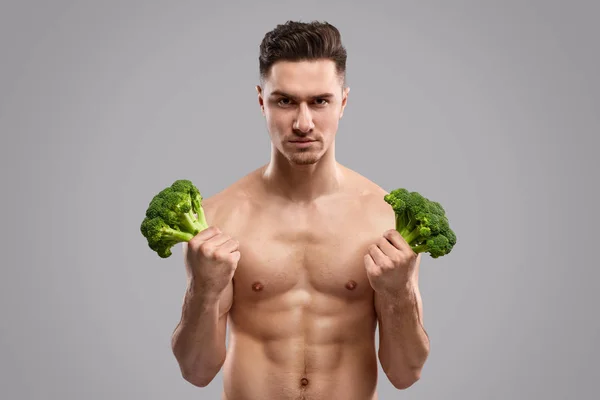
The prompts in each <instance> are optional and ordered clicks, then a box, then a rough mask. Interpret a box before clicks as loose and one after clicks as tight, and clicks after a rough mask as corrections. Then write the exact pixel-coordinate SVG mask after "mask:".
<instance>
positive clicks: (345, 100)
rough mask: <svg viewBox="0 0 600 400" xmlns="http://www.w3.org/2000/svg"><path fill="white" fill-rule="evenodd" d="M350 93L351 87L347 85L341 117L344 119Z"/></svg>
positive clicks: (343, 96) (343, 95)
mask: <svg viewBox="0 0 600 400" xmlns="http://www.w3.org/2000/svg"><path fill="white" fill-rule="evenodd" d="M348 93H350V88H349V87H346V89H344V92H343V94H342V110H341V111H340V119H342V117H343V116H344V109H345V108H346V105H347V104H348Z"/></svg>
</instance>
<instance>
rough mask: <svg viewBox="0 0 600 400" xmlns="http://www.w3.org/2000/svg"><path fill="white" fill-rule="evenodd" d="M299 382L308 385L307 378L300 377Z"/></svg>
mask: <svg viewBox="0 0 600 400" xmlns="http://www.w3.org/2000/svg"><path fill="white" fill-rule="evenodd" d="M300 383H301V384H302V386H306V385H308V379H306V378H302V379H300Z"/></svg>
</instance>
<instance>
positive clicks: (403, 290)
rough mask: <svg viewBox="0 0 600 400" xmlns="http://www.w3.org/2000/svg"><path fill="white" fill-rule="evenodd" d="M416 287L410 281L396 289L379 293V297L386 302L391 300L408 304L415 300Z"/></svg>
mask: <svg viewBox="0 0 600 400" xmlns="http://www.w3.org/2000/svg"><path fill="white" fill-rule="evenodd" d="M414 293H415V289H414V285H413V283H412V282H410V281H408V282H405V283H402V284H399V285H397V286H395V287H394V288H391V289H387V290H384V291H381V292H379V293H378V294H379V296H380V297H382V298H383V299H385V300H389V301H392V302H395V303H397V302H406V301H410V300H412V299H413V298H414Z"/></svg>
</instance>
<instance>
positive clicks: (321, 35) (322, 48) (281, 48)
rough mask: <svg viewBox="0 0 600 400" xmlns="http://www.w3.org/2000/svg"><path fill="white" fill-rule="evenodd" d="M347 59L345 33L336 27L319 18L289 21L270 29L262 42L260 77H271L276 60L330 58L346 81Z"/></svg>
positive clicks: (342, 79)
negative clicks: (343, 40) (343, 39)
mask: <svg viewBox="0 0 600 400" xmlns="http://www.w3.org/2000/svg"><path fill="white" fill-rule="evenodd" d="M346 58H347V54H346V49H345V48H344V46H343V44H342V36H341V34H340V31H339V30H338V29H337V28H336V27H335V26H333V25H331V24H330V23H328V22H319V21H312V22H297V21H287V22H286V23H285V24H280V25H277V26H276V27H275V29H273V30H272V31H270V32H267V34H265V36H264V38H263V40H262V42H261V44H260V55H259V57H258V60H259V69H260V79H261V80H264V79H266V78H267V77H268V76H269V73H270V71H271V67H272V66H273V64H275V63H276V62H277V61H312V60H319V59H328V60H332V61H334V62H335V66H336V71H337V73H338V74H339V75H340V78H341V81H342V84H343V83H344V82H345V80H346Z"/></svg>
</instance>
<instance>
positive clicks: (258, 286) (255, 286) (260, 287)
mask: <svg viewBox="0 0 600 400" xmlns="http://www.w3.org/2000/svg"><path fill="white" fill-rule="evenodd" d="M252 290H254V291H255V292H260V291H261V290H263V285H262V283H260V282H254V283H253V284H252Z"/></svg>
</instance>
